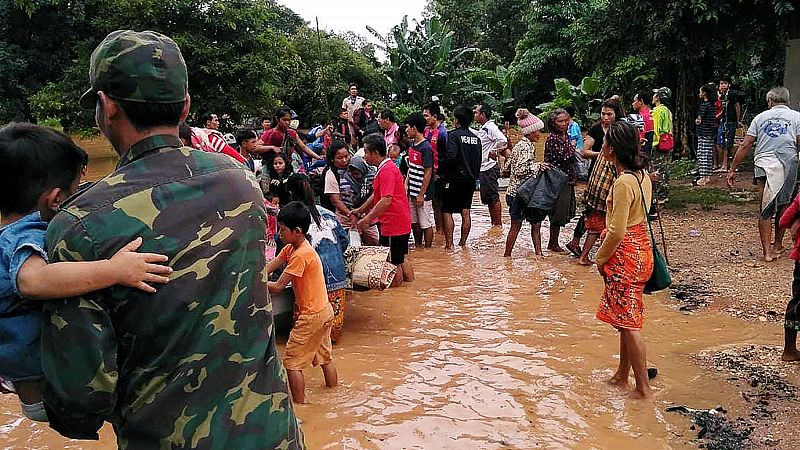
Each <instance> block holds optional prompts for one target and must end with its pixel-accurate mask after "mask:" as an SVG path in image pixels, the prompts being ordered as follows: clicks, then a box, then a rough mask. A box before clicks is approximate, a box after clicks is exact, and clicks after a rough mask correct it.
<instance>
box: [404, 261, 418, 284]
mask: <svg viewBox="0 0 800 450" xmlns="http://www.w3.org/2000/svg"><path fill="white" fill-rule="evenodd" d="M400 268H401V269H402V270H403V273H402V274H403V281H408V282H409V283H410V282H412V281H414V279H415V278H416V277H415V276H414V267H413V266H412V265H411V263H410V262H408V261H405V262H404V263H403V264H400Z"/></svg>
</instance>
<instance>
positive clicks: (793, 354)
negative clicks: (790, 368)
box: [781, 349, 800, 362]
mask: <svg viewBox="0 0 800 450" xmlns="http://www.w3.org/2000/svg"><path fill="white" fill-rule="evenodd" d="M781 361H786V362H790V361H800V352H798V351H797V350H786V349H784V350H783V355H781Z"/></svg>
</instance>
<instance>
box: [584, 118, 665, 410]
mask: <svg viewBox="0 0 800 450" xmlns="http://www.w3.org/2000/svg"><path fill="white" fill-rule="evenodd" d="M640 146H641V144H640V140H639V133H638V132H637V131H636V128H635V127H634V126H633V125H630V124H628V123H625V122H616V123H614V124H612V125H611V128H610V129H609V131H608V133H607V134H606V136H605V144H604V146H603V155H602V157H603V158H604V159H605V160H607V161H611V162H612V163H613V164H614V166H615V167H616V170H617V173H618V174H619V176H617V178H616V180H614V184H613V185H612V187H611V192H610V193H609V195H608V209H607V214H606V229H605V230H604V232H603V234H604V236H603V243H602V244H601V245H600V249H599V250H598V251H597V256H596V261H597V268H598V270H599V271H600V275H601V276H602V277H603V281H604V282H605V290H604V291H603V299H602V300H601V301H600V306H599V307H598V308H597V318H598V319H600V320H601V321H603V322H605V323H607V324H609V325H611V326H613V327H614V328H616V329H617V330H618V331H619V333H620V334H619V367H618V368H617V372H616V373H615V374H614V376H613V377H612V378H611V380H609V383H611V384H613V385H615V386H619V387H622V388H627V387H628V376H629V374H630V371H631V368H633V375H634V377H635V378H636V387H635V390H634V392H633V393H632V394H631V396H632V397H637V398H650V397H652V393H651V392H650V383H649V381H648V377H647V365H646V356H645V346H644V339H643V338H642V335H641V333H640V331H641V329H642V324H643V323H644V303H643V302H642V294H643V291H644V285H645V283H646V282H647V280H648V279H649V278H650V274H651V273H652V272H653V250H652V247H651V243H650V236H649V235H648V233H647V218H646V217H647V216H646V214H647V210H646V208H645V205H650V202H651V201H652V191H653V189H652V184H651V183H650V177H649V176H648V174H647V171H646V170H644V167H645V165H646V162H645V161H644V159H643V158H642V157H641V155H640V154H639V149H640ZM643 197H644V198H643Z"/></svg>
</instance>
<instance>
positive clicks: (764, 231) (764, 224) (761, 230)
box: [758, 216, 775, 262]
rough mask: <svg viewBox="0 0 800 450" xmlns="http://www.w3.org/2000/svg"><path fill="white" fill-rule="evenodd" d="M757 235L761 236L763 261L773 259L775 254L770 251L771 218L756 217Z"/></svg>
mask: <svg viewBox="0 0 800 450" xmlns="http://www.w3.org/2000/svg"><path fill="white" fill-rule="evenodd" d="M758 236H759V237H760V238H761V249H762V250H763V251H764V261H766V262H770V261H773V260H775V255H774V254H773V253H772V244H771V243H770V241H771V240H772V239H771V238H772V219H763V218H761V217H760V216H759V218H758Z"/></svg>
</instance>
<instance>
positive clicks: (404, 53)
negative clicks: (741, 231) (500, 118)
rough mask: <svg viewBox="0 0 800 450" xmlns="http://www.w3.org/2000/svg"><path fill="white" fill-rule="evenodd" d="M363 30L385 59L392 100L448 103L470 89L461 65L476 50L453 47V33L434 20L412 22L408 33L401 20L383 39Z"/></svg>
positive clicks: (403, 21) (405, 25) (405, 20)
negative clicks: (378, 45) (377, 43)
mask: <svg viewBox="0 0 800 450" xmlns="http://www.w3.org/2000/svg"><path fill="white" fill-rule="evenodd" d="M367 29H368V30H369V31H370V32H371V33H372V34H373V35H375V37H376V38H378V40H379V41H380V42H381V44H382V45H383V48H382V50H384V51H385V52H386V54H387V55H388V57H389V62H388V65H387V67H386V76H387V78H388V79H389V81H390V83H391V89H392V92H393V93H394V94H395V95H396V100H398V101H402V102H409V103H414V104H423V103H425V102H426V101H428V100H429V99H430V98H431V96H434V95H436V96H439V97H440V98H441V99H443V100H444V101H446V102H448V101H452V99H453V97H455V96H458V95H459V93H461V92H463V91H464V90H465V89H466V88H467V87H469V86H471V84H470V82H469V79H468V77H467V70H466V69H465V68H464V67H463V64H462V63H463V62H464V59H465V57H466V56H467V55H468V54H470V53H472V52H474V51H476V50H477V49H475V48H472V47H456V48H453V32H452V31H450V30H448V29H447V28H446V27H445V26H444V25H443V24H442V22H441V21H440V20H439V19H438V18H436V17H433V18H430V19H425V20H423V21H422V22H417V21H415V27H414V29H413V30H412V29H411V28H409V25H408V17H403V20H402V21H401V22H400V24H399V25H396V26H395V27H394V28H393V29H392V31H391V33H389V35H388V36H386V37H384V36H381V35H380V34H379V33H377V32H376V31H375V30H374V29H372V28H370V27H367Z"/></svg>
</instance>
